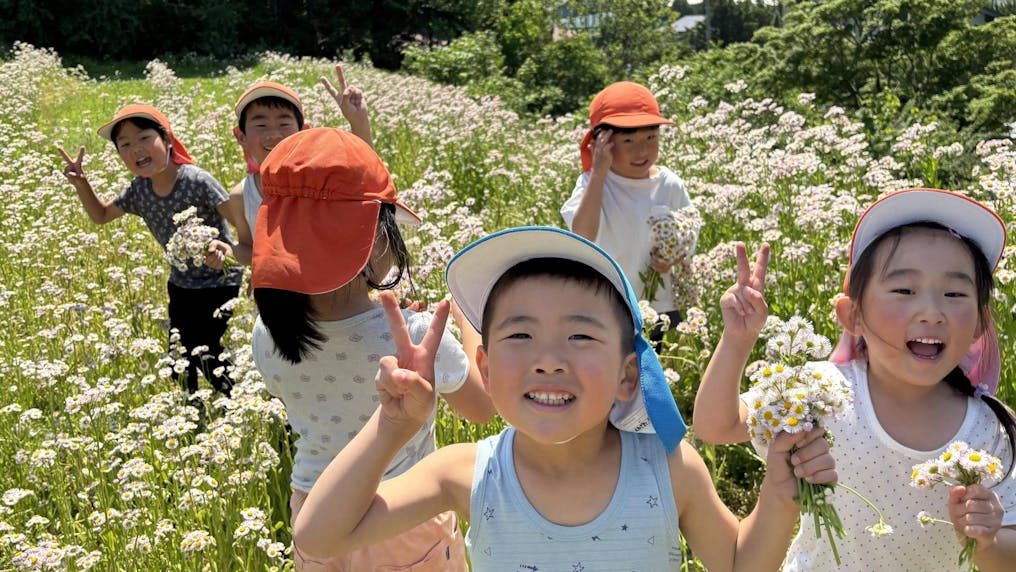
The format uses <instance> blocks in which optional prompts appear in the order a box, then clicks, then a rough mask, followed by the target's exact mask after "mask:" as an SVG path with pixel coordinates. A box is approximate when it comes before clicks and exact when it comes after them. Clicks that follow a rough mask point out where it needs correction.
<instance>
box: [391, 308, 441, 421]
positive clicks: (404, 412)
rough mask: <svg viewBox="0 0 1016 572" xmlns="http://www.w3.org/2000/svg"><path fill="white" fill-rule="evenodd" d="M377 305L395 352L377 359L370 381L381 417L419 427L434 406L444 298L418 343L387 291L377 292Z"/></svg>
mask: <svg viewBox="0 0 1016 572" xmlns="http://www.w3.org/2000/svg"><path fill="white" fill-rule="evenodd" d="M381 305H382V306H384V309H385V315H386V316H387V317H388V325H389V327H390V328H391V332H392V337H393V340H394V341H395V352H396V355H395V356H385V357H383V358H381V361H380V362H379V364H378V366H379V367H378V373H377V377H376V378H375V380H374V383H375V385H376V386H377V393H378V396H380V398H381V416H382V419H383V420H385V421H387V422H389V423H392V424H396V425H403V424H410V423H411V424H413V425H414V427H415V428H419V427H421V426H423V424H424V423H425V422H426V421H427V419H428V418H429V417H430V414H431V411H433V409H434V399H435V393H434V357H435V356H436V355H437V350H438V347H439V346H440V345H441V335H442V334H443V333H444V329H445V323H446V322H447V320H448V301H447V300H445V301H442V302H440V303H438V305H437V310H436V311H435V312H434V320H433V321H432V322H431V323H430V328H428V329H427V333H426V335H424V336H423V340H422V341H421V342H420V344H419V345H417V344H414V343H413V340H412V339H410V337H409V329H408V328H407V327H406V320H405V318H404V317H403V315H402V310H401V309H400V308H399V303H398V301H397V300H396V299H395V296H394V295H393V294H392V293H391V292H383V293H382V294H381Z"/></svg>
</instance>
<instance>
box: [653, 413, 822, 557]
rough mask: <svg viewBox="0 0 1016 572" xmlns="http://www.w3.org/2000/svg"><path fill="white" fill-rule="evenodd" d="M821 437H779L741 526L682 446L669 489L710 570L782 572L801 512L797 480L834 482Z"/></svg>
mask: <svg viewBox="0 0 1016 572" xmlns="http://www.w3.org/2000/svg"><path fill="white" fill-rule="evenodd" d="M823 435H824V432H823V430H822V429H814V430H812V431H808V432H801V433H796V434H790V433H781V434H780V435H778V436H777V438H776V440H775V441H774V442H773V443H772V445H771V446H770V448H769V454H768V457H767V470H766V475H765V478H764V479H763V480H762V487H761V490H760V493H759V499H758V503H757V504H756V505H755V509H754V510H753V511H752V513H751V514H750V515H748V516H747V517H746V518H745V519H744V520H743V521H741V522H740V523H739V522H738V521H737V517H735V516H734V515H733V513H731V512H730V509H728V508H727V507H726V506H725V505H724V504H723V501H721V500H720V498H719V495H717V493H716V489H715V488H714V487H713V483H712V479H711V477H710V475H709V471H708V469H707V468H706V466H705V463H703V461H702V458H701V457H699V455H698V453H697V452H696V451H695V449H694V448H693V447H692V446H691V445H690V444H689V443H687V442H682V443H681V446H680V447H679V448H678V450H677V451H675V452H674V453H673V454H671V456H670V474H671V486H672V487H673V489H674V498H675V499H676V501H677V505H678V515H679V518H680V528H681V533H682V534H683V535H684V536H685V538H686V539H687V540H688V544H689V545H690V546H691V548H692V550H693V551H694V552H695V554H696V555H697V556H698V557H699V558H700V559H701V560H702V562H703V563H704V564H705V565H706V568H707V569H708V570H711V571H727V570H737V571H749V570H750V571H752V572H764V571H767V570H773V571H775V570H779V568H780V564H781V563H782V562H783V559H784V557H785V556H786V552H787V548H788V547H789V546H790V541H791V539H792V538H793V534H794V525H795V524H796V523H797V519H798V515H799V513H800V509H799V508H798V506H797V503H796V502H795V501H794V497H795V496H797V477H798V476H800V477H802V478H805V479H807V480H808V481H809V482H813V483H830V482H834V481H836V470H835V463H834V462H833V459H832V457H831V456H830V455H829V443H828V442H827V441H826V440H825V439H824V438H823ZM795 446H796V447H797V449H796V450H794V452H793V453H791V450H792V449H793V448H794V447H795Z"/></svg>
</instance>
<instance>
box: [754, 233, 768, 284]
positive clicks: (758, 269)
mask: <svg viewBox="0 0 1016 572" xmlns="http://www.w3.org/2000/svg"><path fill="white" fill-rule="evenodd" d="M769 254H770V249H769V243H765V242H764V243H762V248H760V249H759V251H758V257H756V258H755V271H754V272H753V273H752V276H751V281H752V283H753V284H755V285H756V287H757V288H759V289H762V288H764V287H765V285H766V269H767V268H768V267H769Z"/></svg>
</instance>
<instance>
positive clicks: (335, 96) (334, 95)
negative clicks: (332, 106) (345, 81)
mask: <svg viewBox="0 0 1016 572" xmlns="http://www.w3.org/2000/svg"><path fill="white" fill-rule="evenodd" d="M318 81H319V82H320V83H321V85H323V86H325V90H327V91H328V95H330V96H332V99H338V98H339V92H338V91H336V90H335V86H333V85H332V82H330V81H328V78H326V77H325V76H321V77H319V78H318Z"/></svg>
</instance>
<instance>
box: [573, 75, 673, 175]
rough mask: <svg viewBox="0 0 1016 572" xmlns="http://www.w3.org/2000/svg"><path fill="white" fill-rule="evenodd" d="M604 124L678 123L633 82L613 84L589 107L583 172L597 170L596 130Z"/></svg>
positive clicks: (646, 125)
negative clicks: (594, 161)
mask: <svg viewBox="0 0 1016 572" xmlns="http://www.w3.org/2000/svg"><path fill="white" fill-rule="evenodd" d="M601 123H606V124H608V125H613V126H615V127H652V126H654V125H673V124H674V122H673V121H671V120H669V119H665V118H664V117H663V116H661V115H660V106H659V104H657V103H656V98H655V97H653V94H652V92H650V91H649V90H648V89H646V88H645V87H644V86H641V85H639V84H637V83H634V82H631V81H619V82H617V83H612V84H610V85H608V86H607V87H606V88H604V90H603V91H601V92H600V93H598V94H596V97H594V98H593V102H592V103H590V104H589V128H590V129H589V131H587V132H586V135H585V137H583V138H582V143H581V144H580V146H579V151H580V152H581V155H582V171H583V172H584V171H588V170H590V169H592V168H593V152H592V150H591V149H590V148H589V146H590V144H591V143H592V142H593V129H594V128H596V126H597V125H600V124H601Z"/></svg>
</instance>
